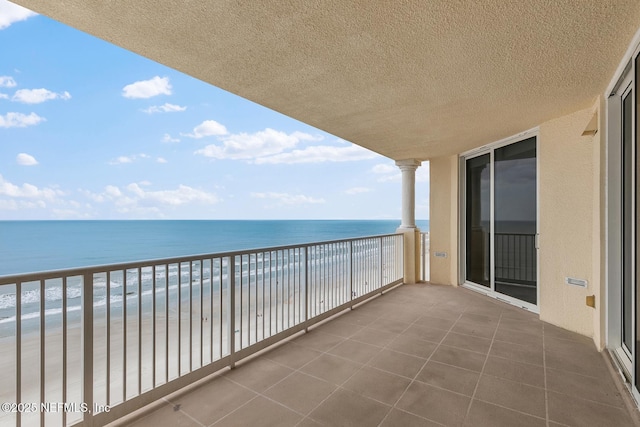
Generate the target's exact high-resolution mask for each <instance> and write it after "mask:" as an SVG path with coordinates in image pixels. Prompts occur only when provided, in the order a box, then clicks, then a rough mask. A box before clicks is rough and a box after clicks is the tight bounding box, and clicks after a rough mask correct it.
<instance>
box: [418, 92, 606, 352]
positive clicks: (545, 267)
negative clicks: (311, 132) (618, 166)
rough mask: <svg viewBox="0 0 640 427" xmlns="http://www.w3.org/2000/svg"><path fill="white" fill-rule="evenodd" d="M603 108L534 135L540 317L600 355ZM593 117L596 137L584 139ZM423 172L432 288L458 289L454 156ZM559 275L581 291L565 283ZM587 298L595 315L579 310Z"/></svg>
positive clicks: (584, 307) (571, 116) (561, 119)
mask: <svg viewBox="0 0 640 427" xmlns="http://www.w3.org/2000/svg"><path fill="white" fill-rule="evenodd" d="M603 103H604V101H603V100H602V99H601V98H600V99H598V100H597V101H596V102H595V104H594V105H593V106H592V107H590V108H587V109H584V110H581V111H577V112H575V113H572V114H569V115H567V116H563V117H559V118H557V119H554V120H551V121H548V122H546V123H543V124H541V125H540V127H539V137H538V159H539V175H538V185H539V200H538V204H539V223H538V231H539V233H540V251H539V287H540V301H539V308H540V318H541V319H542V320H544V321H546V322H549V323H552V324H554V325H557V326H560V327H562V328H565V329H569V330H571V331H574V332H578V333H580V334H583V335H586V336H589V337H592V338H593V340H594V342H595V344H596V346H597V347H598V348H599V349H602V348H603V346H604V339H605V336H604V335H605V334H604V326H605V305H604V300H603V299H604V298H605V289H604V287H605V285H604V283H605V280H604V274H605V269H604V252H603V251H604V249H605V248H604V244H603V242H604V224H603V221H604V218H605V217H604V209H605V201H604V188H605V187H604V186H605V179H604V174H603V172H604V167H605V166H604V163H603V162H604V161H605V157H604V149H605V148H604V145H605V141H604V135H605V134H606V132H605V131H604V118H603V117H602V114H601V111H604V110H603V108H604V105H603ZM594 114H596V115H597V116H598V121H597V123H598V131H597V133H596V134H595V135H588V136H583V135H582V134H583V131H584V130H585V128H586V127H587V125H588V124H589V122H590V120H591V118H592V117H593V116H594ZM430 168H431V189H430V194H431V200H430V206H431V207H430V245H431V248H430V263H431V266H430V268H431V282H433V283H438V284H447V285H458V281H459V277H458V276H459V273H458V272H459V268H460V266H459V264H458V251H459V230H458V227H459V221H463V218H462V217H461V215H460V213H459V207H458V205H459V196H458V186H459V182H458V181H459V171H458V169H459V157H458V156H448V157H440V158H434V159H430ZM438 252H441V253H442V252H444V253H446V254H447V256H446V258H442V257H436V253H438ZM462 261H463V259H461V260H460V262H462ZM566 277H573V278H578V279H585V280H587V282H588V286H587V287H586V288H582V287H578V286H574V285H568V284H566V283H565V278H566ZM588 295H595V297H596V308H595V309H594V308H591V307H589V306H587V305H586V297H587V296H588Z"/></svg>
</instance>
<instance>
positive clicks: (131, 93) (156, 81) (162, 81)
mask: <svg viewBox="0 0 640 427" xmlns="http://www.w3.org/2000/svg"><path fill="white" fill-rule="evenodd" d="M157 95H171V84H170V83H169V77H159V76H155V77H154V78H152V79H149V80H140V81H137V82H134V83H131V84H129V85H126V86H125V87H123V88H122V96H124V97H125V98H131V99H138V98H151V97H153V96H157Z"/></svg>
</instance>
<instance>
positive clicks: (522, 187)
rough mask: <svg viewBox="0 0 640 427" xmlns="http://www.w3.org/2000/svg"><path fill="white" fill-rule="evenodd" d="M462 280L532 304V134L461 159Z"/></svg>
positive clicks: (534, 178) (534, 210)
mask: <svg viewBox="0 0 640 427" xmlns="http://www.w3.org/2000/svg"><path fill="white" fill-rule="evenodd" d="M464 182H465V216H466V221H465V230H464V234H465V258H466V262H465V267H466V271H465V279H466V283H467V284H468V285H471V286H482V287H483V288H489V290H490V291H491V292H492V293H495V294H496V295H503V296H506V297H508V299H509V300H511V299H513V300H517V301H520V302H524V303H526V304H530V305H531V306H536V305H537V303H538V291H537V271H538V269H537V268H538V263H537V259H538V256H537V248H536V242H537V239H536V237H537V156H536V137H535V136H532V137H530V138H527V139H524V140H520V141H517V142H512V143H508V144H503V145H501V146H497V147H495V148H487V149H486V150H485V152H480V153H479V154H475V155H473V156H468V157H466V158H465V180H464Z"/></svg>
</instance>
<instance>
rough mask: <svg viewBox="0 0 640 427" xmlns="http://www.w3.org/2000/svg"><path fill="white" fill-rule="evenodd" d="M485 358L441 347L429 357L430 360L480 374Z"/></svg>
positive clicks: (479, 354)
mask: <svg viewBox="0 0 640 427" xmlns="http://www.w3.org/2000/svg"><path fill="white" fill-rule="evenodd" d="M486 358H487V356H486V355H484V354H481V353H477V352H474V351H468V350H463V349H461V348H457V347H449V346H447V345H441V346H440V347H438V348H437V349H436V351H435V352H434V353H433V355H432V356H431V360H435V361H436V362H441V363H446V364H447V365H453V366H457V367H459V368H464V369H469V370H471V371H476V372H482V367H483V366H484V362H485V360H486Z"/></svg>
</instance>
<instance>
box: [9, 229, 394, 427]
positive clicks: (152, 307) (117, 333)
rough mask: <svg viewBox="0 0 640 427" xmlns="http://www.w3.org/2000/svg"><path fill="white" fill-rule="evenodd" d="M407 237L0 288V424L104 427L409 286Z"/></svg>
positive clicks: (100, 271) (121, 268)
mask: <svg viewBox="0 0 640 427" xmlns="http://www.w3.org/2000/svg"><path fill="white" fill-rule="evenodd" d="M402 269H403V237H402V235H401V234H393V235H384V236H374V237H366V238H359V239H348V240H339V241H330V242H323V243H312V244H303V245H296V246H286V247H274V248H267V249H259V250H250V251H241V252H228V253H219V254H208V255H198V256H190V257H179V258H171V259H161V260H152V261H143V262H131V263H124V264H114V265H106V266H99V267H88V268H78V269H71V270H59V271H50V272H43V273H34V274H24V275H14V276H5V277H0V361H1V363H2V367H3V369H4V371H3V372H4V374H3V380H2V382H0V401H1V402H5V404H4V406H3V408H2V412H0V425H17V426H21V425H47V426H49V425H62V426H67V425H82V426H99V425H104V424H106V423H109V422H111V421H114V420H116V419H119V418H121V417H123V416H125V415H127V414H129V413H131V412H133V411H135V410H137V409H139V408H141V407H143V406H144V405H147V404H149V403H151V402H153V401H155V400H157V399H159V398H161V397H163V396H166V395H167V394H169V393H172V392H174V391H176V390H179V389H180V388H182V387H184V386H186V385H189V384H191V383H192V382H194V381H197V380H199V379H201V378H204V377H206V376H207V375H210V374H211V373H213V372H215V371H218V370H220V369H221V368H224V367H226V366H231V367H233V366H234V364H235V363H236V362H237V361H238V360H240V359H242V358H245V357H247V356H249V355H251V354H253V353H255V352H257V351H260V350H262V349H264V348H266V347H268V346H270V345H272V344H274V343H276V342H278V341H280V340H282V339H284V338H287V337H288V336H290V335H292V334H295V333H297V332H299V331H301V330H303V329H306V328H308V327H309V326H311V325H313V324H314V323H317V322H319V321H321V320H323V319H326V318H328V317H330V316H332V315H335V314H337V313H339V312H340V311H343V310H345V309H346V308H349V307H353V306H354V305H355V304H357V303H360V302H363V301H365V300H366V299H368V298H370V297H371V296H373V295H375V294H376V293H381V292H383V291H385V290H387V289H389V288H391V287H393V286H395V285H397V284H400V283H401V282H402V280H403V270H402Z"/></svg>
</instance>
